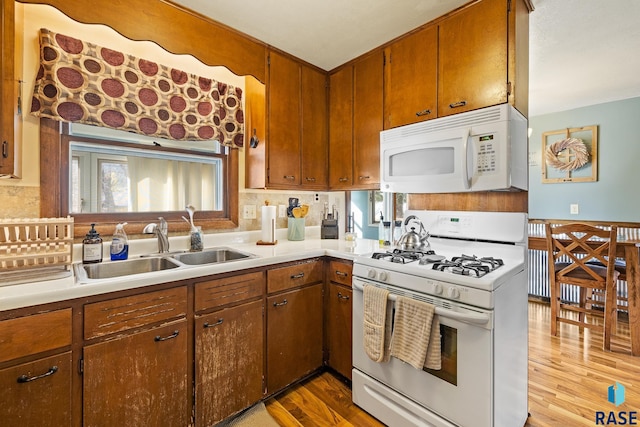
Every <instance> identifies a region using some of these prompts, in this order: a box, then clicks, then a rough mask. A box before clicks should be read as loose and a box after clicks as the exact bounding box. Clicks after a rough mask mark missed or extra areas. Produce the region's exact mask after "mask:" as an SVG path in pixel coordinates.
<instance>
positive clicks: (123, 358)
mask: <svg viewBox="0 0 640 427" xmlns="http://www.w3.org/2000/svg"><path fill="white" fill-rule="evenodd" d="M187 342H188V340H187V321H186V320H181V321H178V322H174V323H171V324H169V325H166V326H163V327H160V328H155V329H151V330H147V331H144V332H138V333H134V334H131V335H126V336H123V337H122V338H118V339H114V340H112V341H106V342H102V343H98V344H92V345H88V346H86V347H85V348H84V385H83V393H84V401H83V418H84V423H83V425H84V426H86V427H89V426H131V427H137V426H161V425H162V426H186V425H189V420H190V411H191V404H190V402H191V388H190V386H189V384H188V383H189V381H188V365H189V362H188V357H187Z"/></svg>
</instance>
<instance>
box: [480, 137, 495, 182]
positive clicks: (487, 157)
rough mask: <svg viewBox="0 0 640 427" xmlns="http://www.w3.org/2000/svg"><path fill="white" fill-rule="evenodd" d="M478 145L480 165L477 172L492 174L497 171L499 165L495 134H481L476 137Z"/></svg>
mask: <svg viewBox="0 0 640 427" xmlns="http://www.w3.org/2000/svg"><path fill="white" fill-rule="evenodd" d="M476 138H477V142H476V147H477V150H478V151H477V153H478V157H477V159H476V160H477V162H476V164H477V165H478V166H477V168H476V172H477V174H478V175H484V174H491V173H495V172H496V166H497V163H498V161H497V157H498V153H497V152H496V144H495V141H494V135H493V134H489V135H481V136H478V137H476Z"/></svg>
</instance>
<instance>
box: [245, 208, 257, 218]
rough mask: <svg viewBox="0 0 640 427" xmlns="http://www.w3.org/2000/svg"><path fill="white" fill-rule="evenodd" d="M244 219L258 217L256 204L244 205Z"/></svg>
mask: <svg viewBox="0 0 640 427" xmlns="http://www.w3.org/2000/svg"><path fill="white" fill-rule="evenodd" d="M243 217H244V219H256V205H244V211H243Z"/></svg>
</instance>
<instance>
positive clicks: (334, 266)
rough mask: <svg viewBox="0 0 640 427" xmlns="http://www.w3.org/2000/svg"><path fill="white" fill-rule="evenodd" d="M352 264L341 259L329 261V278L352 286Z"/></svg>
mask: <svg viewBox="0 0 640 427" xmlns="http://www.w3.org/2000/svg"><path fill="white" fill-rule="evenodd" d="M351 270H352V266H351V264H347V263H344V262H339V261H330V262H329V280H330V281H332V282H336V283H341V284H343V285H346V286H349V287H351Z"/></svg>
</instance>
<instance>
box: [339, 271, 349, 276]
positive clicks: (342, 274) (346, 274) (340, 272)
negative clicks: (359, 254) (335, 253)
mask: <svg viewBox="0 0 640 427" xmlns="http://www.w3.org/2000/svg"><path fill="white" fill-rule="evenodd" d="M336 276H341V277H347V276H349V273H344V272H342V271H340V270H336Z"/></svg>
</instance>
